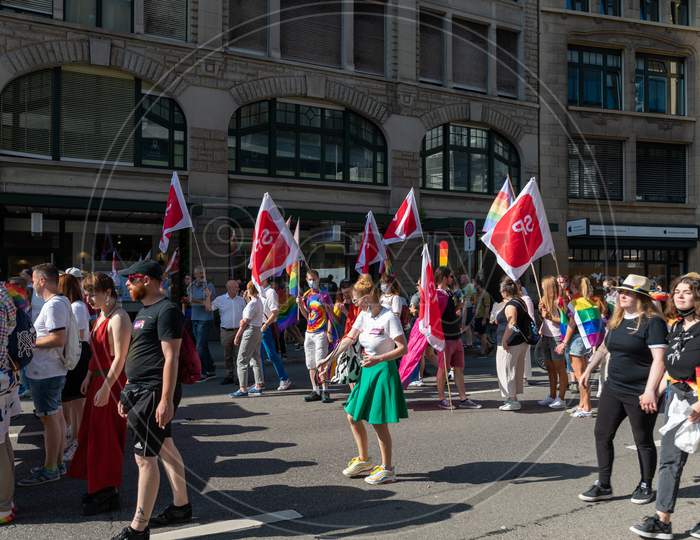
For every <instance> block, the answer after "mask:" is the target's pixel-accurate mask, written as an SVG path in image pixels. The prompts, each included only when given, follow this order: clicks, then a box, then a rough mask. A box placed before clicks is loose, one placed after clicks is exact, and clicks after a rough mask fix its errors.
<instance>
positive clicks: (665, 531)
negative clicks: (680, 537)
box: [630, 516, 673, 540]
mask: <svg viewBox="0 0 700 540" xmlns="http://www.w3.org/2000/svg"><path fill="white" fill-rule="evenodd" d="M630 531H632V532H633V533H634V534H638V535H639V536H641V537H642V538H661V539H662V540H673V533H672V532H671V524H670V523H664V522H662V521H661V520H660V519H659V517H658V516H648V517H645V518H644V521H642V522H641V523H637V524H636V525H632V526H631V527H630Z"/></svg>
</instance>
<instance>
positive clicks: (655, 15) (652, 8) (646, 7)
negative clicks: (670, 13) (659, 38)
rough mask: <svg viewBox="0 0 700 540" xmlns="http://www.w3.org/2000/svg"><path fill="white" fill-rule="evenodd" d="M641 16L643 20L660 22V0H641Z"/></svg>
mask: <svg viewBox="0 0 700 540" xmlns="http://www.w3.org/2000/svg"><path fill="white" fill-rule="evenodd" d="M639 16H640V18H641V19H642V20H643V21H654V22H659V0H639Z"/></svg>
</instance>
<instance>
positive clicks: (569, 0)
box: [566, 0, 588, 11]
mask: <svg viewBox="0 0 700 540" xmlns="http://www.w3.org/2000/svg"><path fill="white" fill-rule="evenodd" d="M566 9H571V10H573V11H588V0H566Z"/></svg>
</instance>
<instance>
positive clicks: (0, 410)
mask: <svg viewBox="0 0 700 540" xmlns="http://www.w3.org/2000/svg"><path fill="white" fill-rule="evenodd" d="M21 412H22V404H21V403H20V401H19V393H18V389H17V388H15V389H14V390H13V391H12V392H10V393H9V394H5V395H4V396H0V444H2V443H4V442H5V435H7V433H8V432H9V431H10V420H11V419H12V417H13V416H17V415H18V414H20V413H21Z"/></svg>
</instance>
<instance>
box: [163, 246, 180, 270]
mask: <svg viewBox="0 0 700 540" xmlns="http://www.w3.org/2000/svg"><path fill="white" fill-rule="evenodd" d="M179 271H180V248H175V251H173V254H172V256H171V257H170V260H169V261H168V266H166V267H165V273H166V274H168V275H170V274H177V273H178V272H179Z"/></svg>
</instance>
